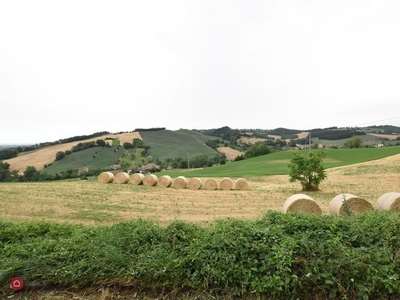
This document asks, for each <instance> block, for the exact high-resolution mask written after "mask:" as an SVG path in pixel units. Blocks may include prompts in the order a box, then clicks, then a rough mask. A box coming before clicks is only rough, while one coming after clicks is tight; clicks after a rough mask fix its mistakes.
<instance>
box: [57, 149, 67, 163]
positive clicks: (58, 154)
mask: <svg viewBox="0 0 400 300" xmlns="http://www.w3.org/2000/svg"><path fill="white" fill-rule="evenodd" d="M64 157H65V152H64V151H58V152H57V153H56V161H57V160H61V159H63V158H64Z"/></svg>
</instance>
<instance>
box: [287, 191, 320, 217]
mask: <svg viewBox="0 0 400 300" xmlns="http://www.w3.org/2000/svg"><path fill="white" fill-rule="evenodd" d="M283 212H284V213H285V214H286V213H291V212H299V213H311V214H317V215H321V214H322V209H321V207H320V206H319V205H318V203H317V202H316V201H315V200H314V199H312V198H311V197H310V196H307V195H304V194H294V195H292V196H290V197H289V198H287V199H286V201H285V204H284V205H283Z"/></svg>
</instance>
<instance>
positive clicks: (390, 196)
mask: <svg viewBox="0 0 400 300" xmlns="http://www.w3.org/2000/svg"><path fill="white" fill-rule="evenodd" d="M377 206H378V209H379V210H388V211H396V212H400V193H395V192H390V193H386V194H383V195H382V196H380V197H379V198H378V202H377Z"/></svg>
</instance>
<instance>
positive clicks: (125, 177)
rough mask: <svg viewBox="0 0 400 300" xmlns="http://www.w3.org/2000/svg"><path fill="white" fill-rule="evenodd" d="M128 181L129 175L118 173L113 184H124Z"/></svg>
mask: <svg viewBox="0 0 400 300" xmlns="http://www.w3.org/2000/svg"><path fill="white" fill-rule="evenodd" d="M129 179H130V177H129V174H128V173H125V172H118V173H116V174H115V175H114V182H115V183H120V184H125V183H128V182H129Z"/></svg>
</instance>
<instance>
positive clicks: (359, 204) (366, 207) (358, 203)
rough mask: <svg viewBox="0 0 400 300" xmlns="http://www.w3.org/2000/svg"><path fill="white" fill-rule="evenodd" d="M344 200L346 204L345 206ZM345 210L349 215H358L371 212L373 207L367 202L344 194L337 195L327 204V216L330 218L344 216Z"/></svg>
mask: <svg viewBox="0 0 400 300" xmlns="http://www.w3.org/2000/svg"><path fill="white" fill-rule="evenodd" d="M344 200H346V203H347V204H345V202H344ZM346 207H347V208H346ZM347 210H348V212H349V213H352V214H359V213H363V212H367V211H372V210H374V207H373V206H372V204H371V203H369V202H368V201H367V200H365V199H363V198H360V197H358V196H355V195H352V194H346V193H345V194H340V195H337V196H336V197H334V198H333V199H332V200H331V202H329V214H330V215H331V216H340V215H346V214H347Z"/></svg>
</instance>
